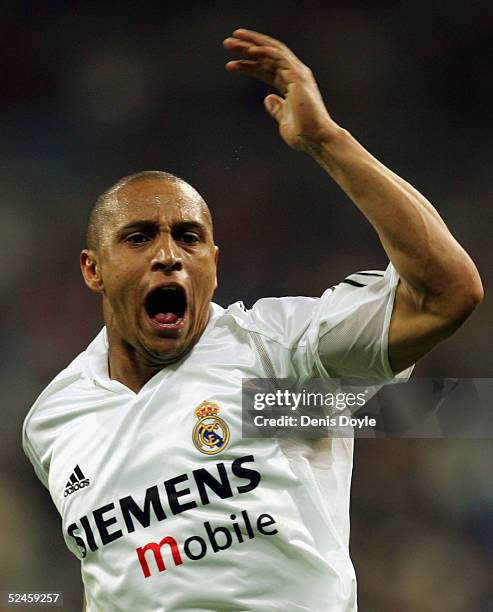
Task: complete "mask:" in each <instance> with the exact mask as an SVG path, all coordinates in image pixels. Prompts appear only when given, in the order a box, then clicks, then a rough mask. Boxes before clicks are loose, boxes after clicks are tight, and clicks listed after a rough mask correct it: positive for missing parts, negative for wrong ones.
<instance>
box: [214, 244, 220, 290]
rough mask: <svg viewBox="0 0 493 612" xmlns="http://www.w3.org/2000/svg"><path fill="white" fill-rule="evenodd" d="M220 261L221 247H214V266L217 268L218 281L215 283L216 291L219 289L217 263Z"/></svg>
mask: <svg viewBox="0 0 493 612" xmlns="http://www.w3.org/2000/svg"><path fill="white" fill-rule="evenodd" d="M218 261H219V247H218V246H217V245H215V246H214V264H215V266H216V281H215V283H214V289H217V262H218Z"/></svg>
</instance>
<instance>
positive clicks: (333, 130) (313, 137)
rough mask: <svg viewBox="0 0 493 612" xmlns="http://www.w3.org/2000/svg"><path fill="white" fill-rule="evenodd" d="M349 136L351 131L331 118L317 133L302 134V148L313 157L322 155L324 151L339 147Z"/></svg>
mask: <svg viewBox="0 0 493 612" xmlns="http://www.w3.org/2000/svg"><path fill="white" fill-rule="evenodd" d="M348 136H349V132H348V131H347V130H345V129H344V128H342V127H340V126H339V125H337V123H335V122H334V121H332V120H330V121H328V122H327V123H326V124H324V125H323V126H321V127H320V129H319V130H317V132H316V134H310V135H308V134H300V141H301V142H302V150H303V151H304V152H305V153H308V155H310V156H311V157H315V158H316V157H320V156H321V155H323V153H324V152H327V151H330V150H331V149H333V148H335V147H339V146H341V145H342V144H343V142H344V141H345V140H346V139H347V137H348Z"/></svg>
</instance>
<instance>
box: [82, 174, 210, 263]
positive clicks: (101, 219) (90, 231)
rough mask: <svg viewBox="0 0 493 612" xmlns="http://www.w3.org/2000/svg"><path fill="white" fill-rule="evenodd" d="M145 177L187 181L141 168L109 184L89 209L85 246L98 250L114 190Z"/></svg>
mask: <svg viewBox="0 0 493 612" xmlns="http://www.w3.org/2000/svg"><path fill="white" fill-rule="evenodd" d="M145 179H161V180H165V181H169V182H170V183H184V184H185V185H188V183H187V182H186V181H184V180H183V179H182V178H180V177H179V176H175V175H174V174H171V173H170V172H164V171H162V170H142V171H141V172H135V173H134V174H129V175H128V176H124V177H123V178H121V179H120V180H118V181H117V182H116V183H114V184H113V185H111V187H108V189H106V190H105V191H103V193H102V194H101V195H100V196H99V197H98V198H97V199H96V202H95V203H94V205H93V206H92V208H91V210H90V211H89V216H88V220H87V229H86V246H87V248H88V249H91V250H93V251H97V250H98V247H99V244H100V238H101V227H102V226H103V225H104V224H105V223H106V222H108V221H109V219H110V217H111V213H112V210H111V206H110V204H111V203H112V200H113V196H114V195H115V194H116V192H117V191H118V190H119V189H121V188H122V187H125V185H128V184H129V183H133V182H135V181H142V180H145ZM202 201H203V200H202ZM203 204H204V206H203V208H204V213H205V216H206V218H207V221H208V223H209V224H210V227H211V231H212V217H211V213H210V211H209V208H208V206H207V204H206V203H205V202H204V201H203Z"/></svg>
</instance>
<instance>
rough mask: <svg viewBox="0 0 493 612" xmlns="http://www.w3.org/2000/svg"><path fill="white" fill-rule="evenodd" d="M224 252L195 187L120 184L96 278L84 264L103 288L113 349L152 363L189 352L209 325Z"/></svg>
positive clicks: (152, 181) (96, 257)
mask: <svg viewBox="0 0 493 612" xmlns="http://www.w3.org/2000/svg"><path fill="white" fill-rule="evenodd" d="M217 254H218V249H217V247H216V246H214V242H213V237H212V228H211V225H210V223H209V218H208V216H207V213H206V209H205V206H204V203H203V201H202V199H201V197H200V196H199V194H198V193H197V192H196V191H195V190H194V189H193V188H191V187H190V186H189V185H187V184H186V183H183V182H179V181H177V182H171V181H168V180H164V179H153V178H152V179H141V180H137V181H133V182H130V183H128V184H127V185H125V186H124V187H122V188H120V189H119V190H118V191H117V192H116V194H115V195H114V196H113V202H112V203H111V202H110V216H109V220H107V221H106V222H105V223H104V226H103V228H102V230H101V240H100V246H99V248H98V251H97V253H95V254H94V261H96V262H97V263H96V266H95V268H94V269H95V273H94V277H93V278H92V279H90V280H91V282H88V274H87V273H86V272H87V270H86V271H84V263H83V266H82V267H83V273H84V277H85V278H86V282H88V285H89V286H90V287H91V288H92V289H93V290H96V291H100V292H102V293H103V308H104V318H105V323H106V326H107V329H108V337H109V341H110V348H113V349H116V350H123V351H125V352H127V353H131V354H132V356H133V358H137V359H140V360H142V361H143V363H145V364H147V365H165V364H167V363H171V362H173V361H176V360H177V359H179V358H180V357H181V356H183V355H184V354H185V353H187V352H188V351H189V350H190V349H191V348H192V347H193V345H194V344H195V342H196V341H197V340H198V338H199V337H200V335H201V333H202V332H203V330H204V328H205V326H206V324H207V320H208V315H209V304H210V301H211V298H212V294H213V293H214V289H215V288H216V285H217V281H216V266H217ZM83 258H84V254H83ZM85 267H86V268H87V256H86V266H85ZM89 274H90V272H89ZM95 279H97V280H98V282H100V285H97V284H96V285H95V284H94V282H95Z"/></svg>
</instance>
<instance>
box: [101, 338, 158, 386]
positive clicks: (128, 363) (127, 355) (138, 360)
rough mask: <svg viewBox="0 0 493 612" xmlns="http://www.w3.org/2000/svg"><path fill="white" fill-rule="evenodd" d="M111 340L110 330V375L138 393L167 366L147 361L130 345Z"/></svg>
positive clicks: (112, 378)
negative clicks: (125, 345)
mask: <svg viewBox="0 0 493 612" xmlns="http://www.w3.org/2000/svg"><path fill="white" fill-rule="evenodd" d="M111 340H112V339H111V336H110V332H108V344H109V349H108V372H109V377H110V378H111V380H117V381H118V382H121V383H122V384H124V385H125V386H126V387H128V388H129V389H131V390H132V391H133V392H134V393H138V392H139V391H140V390H141V389H142V387H143V386H144V385H145V384H146V382H147V381H148V380H150V379H151V378H152V377H153V376H154V375H155V374H157V373H158V372H159V371H160V370H162V369H163V367H165V366H164V365H156V364H149V363H146V362H144V361H143V360H142V357H141V356H139V355H137V353H136V351H135V350H133V349H130V350H129V348H130V347H123V346H121V344H120V343H118V342H117V343H115V342H112V341H111Z"/></svg>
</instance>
